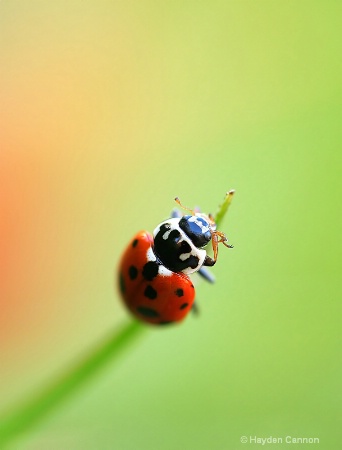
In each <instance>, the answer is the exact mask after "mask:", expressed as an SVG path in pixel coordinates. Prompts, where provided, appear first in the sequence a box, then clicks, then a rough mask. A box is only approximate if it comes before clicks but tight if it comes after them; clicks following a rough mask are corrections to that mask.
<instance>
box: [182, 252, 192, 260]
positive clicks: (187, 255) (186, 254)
mask: <svg viewBox="0 0 342 450" xmlns="http://www.w3.org/2000/svg"><path fill="white" fill-rule="evenodd" d="M190 255H191V253H182V254H181V255H179V259H180V260H181V261H185V260H186V259H188V258H190Z"/></svg>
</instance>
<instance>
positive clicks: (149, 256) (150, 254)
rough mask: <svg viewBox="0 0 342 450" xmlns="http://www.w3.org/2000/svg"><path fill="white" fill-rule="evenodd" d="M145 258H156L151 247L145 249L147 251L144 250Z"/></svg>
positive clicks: (149, 259)
mask: <svg viewBox="0 0 342 450" xmlns="http://www.w3.org/2000/svg"><path fill="white" fill-rule="evenodd" d="M146 258H147V261H155V260H156V259H157V258H156V255H155V254H154V253H153V250H152V248H149V249H148V250H147V252H146Z"/></svg>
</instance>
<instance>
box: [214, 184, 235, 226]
mask: <svg viewBox="0 0 342 450" xmlns="http://www.w3.org/2000/svg"><path fill="white" fill-rule="evenodd" d="M234 193H235V191H234V190H233V189H232V190H231V191H229V192H227V193H226V196H225V198H224V200H223V203H222V205H220V206H219V209H218V211H217V213H216V216H215V222H216V226H217V227H219V226H220V225H221V222H222V220H223V218H224V216H225V215H226V213H227V211H228V208H229V206H230V204H231V202H232V200H233V196H234Z"/></svg>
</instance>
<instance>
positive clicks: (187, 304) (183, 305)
mask: <svg viewBox="0 0 342 450" xmlns="http://www.w3.org/2000/svg"><path fill="white" fill-rule="evenodd" d="M187 306H189V303H183V304H182V305H181V306H180V307H179V309H184V308H186V307H187Z"/></svg>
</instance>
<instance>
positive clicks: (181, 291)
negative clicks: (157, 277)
mask: <svg viewBox="0 0 342 450" xmlns="http://www.w3.org/2000/svg"><path fill="white" fill-rule="evenodd" d="M175 294H176V295H177V297H183V295H184V291H183V289H176V290H175Z"/></svg>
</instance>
